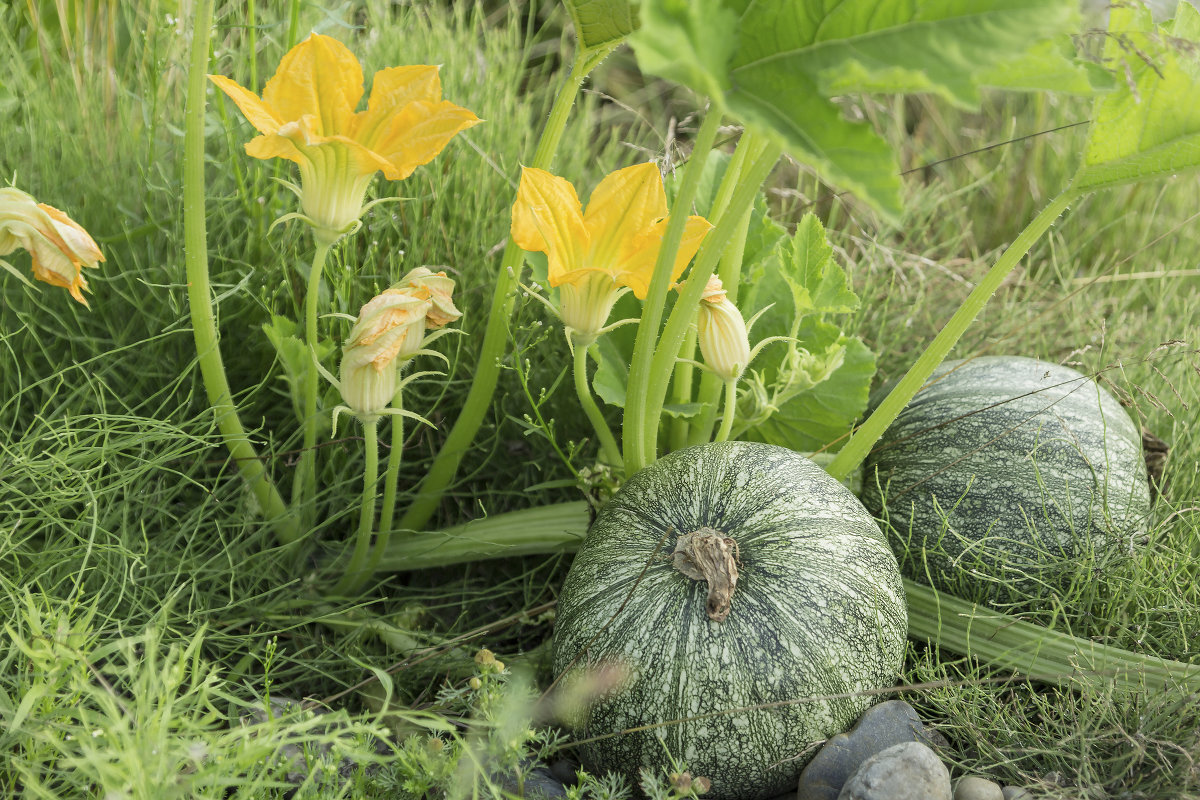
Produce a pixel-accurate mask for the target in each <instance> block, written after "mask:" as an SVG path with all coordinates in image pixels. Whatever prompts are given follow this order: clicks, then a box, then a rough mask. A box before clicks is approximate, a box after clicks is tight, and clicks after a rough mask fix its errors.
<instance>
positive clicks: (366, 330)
mask: <svg viewBox="0 0 1200 800" xmlns="http://www.w3.org/2000/svg"><path fill="white" fill-rule="evenodd" d="M432 305H433V303H432V301H431V300H430V299H429V292H428V291H427V290H424V289H420V288H414V287H401V288H399V289H387V290H385V291H384V292H383V293H382V294H380V295H378V296H377V297H375V298H373V299H372V300H370V301H369V302H368V303H367V304H366V305H364V306H363V307H362V310H361V311H360V312H359V314H358V321H357V322H355V323H354V327H353V328H352V329H351V330H350V335H349V336H348V337H347V338H346V343H345V345H343V347H342V367H341V380H340V381H339V383H340V386H341V391H342V400H343V401H344V402H345V403H346V405H347V406H349V407H350V409H351V410H352V411H353V412H354V413H355V414H357V415H358V416H359V417H360V418H363V419H365V420H370V419H373V418H375V417H377V416H378V415H379V413H380V412H381V411H383V409H385V408H387V406H388V404H389V403H390V402H391V401H392V398H393V397H394V396H395V394H396V373H397V366H398V364H397V362H402V361H404V360H405V359H408V358H411V357H412V356H413V355H414V354H416V352H417V351H418V350H420V349H421V342H422V341H424V338H425V317H426V315H427V314H428V313H429V309H430V308H431V306H432Z"/></svg>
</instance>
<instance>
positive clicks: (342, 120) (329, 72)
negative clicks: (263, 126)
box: [262, 33, 363, 135]
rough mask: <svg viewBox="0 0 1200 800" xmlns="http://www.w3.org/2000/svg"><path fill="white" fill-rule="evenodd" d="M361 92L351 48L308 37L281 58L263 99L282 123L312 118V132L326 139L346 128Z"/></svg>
mask: <svg viewBox="0 0 1200 800" xmlns="http://www.w3.org/2000/svg"><path fill="white" fill-rule="evenodd" d="M362 94H363V73H362V67H361V66H359V63H358V59H357V58H355V57H354V54H353V53H352V52H350V49H349V48H348V47H346V45H344V44H342V43H341V42H339V41H338V40H337V39H334V38H333V37H332V36H323V35H321V34H319V33H312V34H309V36H308V38H307V39H305V40H304V41H302V42H300V44H298V45H296V46H295V47H293V48H292V49H291V50H289V51H288V52H287V53H286V54H285V55H284V56H283V59H282V60H281V61H280V62H279V68H278V69H277V70H276V71H275V74H274V75H273V76H271V79H270V80H269V81H267V85H266V86H264V87H263V94H262V99H263V102H264V103H266V104H267V105H268V106H269V107H270V108H272V109H273V110H274V111H275V113H276V115H277V116H278V117H279V118H280V119H282V120H285V121H288V120H295V119H299V118H300V117H302V116H304V115H306V114H311V115H313V116H314V117H316V118H317V120H318V121H319V123H320V126H319V128H318V131H317V132H318V133H320V134H324V135H328V134H333V133H339V132H345V131H347V130H348V129H349V127H350V124H351V121H352V120H353V118H354V107H355V106H357V105H358V101H359V100H360V99H361V98H362Z"/></svg>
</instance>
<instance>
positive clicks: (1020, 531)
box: [862, 356, 1150, 599]
mask: <svg viewBox="0 0 1200 800" xmlns="http://www.w3.org/2000/svg"><path fill="white" fill-rule="evenodd" d="M881 394H882V393H881ZM1141 441H1142V440H1141V433H1140V431H1139V429H1138V427H1137V426H1136V425H1135V424H1134V423H1133V421H1132V420H1131V419H1130V418H1129V414H1127V413H1126V412H1125V409H1123V408H1122V407H1121V405H1120V403H1118V402H1117V400H1116V399H1115V398H1114V397H1113V396H1112V395H1111V394H1109V393H1108V392H1107V391H1106V390H1104V389H1103V388H1101V387H1100V386H1099V385H1097V384H1096V383H1095V382H1094V381H1092V380H1091V379H1090V378H1088V377H1087V376H1085V375H1082V374H1080V373H1079V372H1076V371H1075V370H1073V369H1070V368H1069V367H1063V366H1059V365H1056V364H1050V363H1047V362H1044V361H1038V360H1036V359H1032V358H1022V357H1017V356H986V357H981V358H976V359H973V360H970V361H951V362H946V363H945V364H942V366H941V367H939V368H938V369H937V371H935V372H934V374H933V375H932V376H931V377H930V379H929V381H928V382H927V383H926V385H925V387H924V388H922V389H921V391H919V392H918V393H917V394H916V396H915V397H913V399H912V402H910V403H909V405H908V406H907V407H906V408H905V409H904V411H902V412H901V413H900V416H899V417H897V418H896V421H895V422H893V423H892V425H891V426H890V427H889V428H888V430H887V431H886V432H885V434H884V435H883V437H882V438H881V439H880V441H879V442H878V443H877V444H876V445H875V448H874V450H873V452H872V454H871V456H870V457H869V458H868V460H867V464H866V473H865V478H864V491H863V494H862V498H863V503H864V504H865V505H866V507H867V508H868V509H869V510H870V511H871V512H872V513H873V514H875V515H876V516H877V517H880V518H881V519H883V518H885V517H886V519H887V521H888V522H889V523H890V524H889V526H886V527H888V528H890V536H891V537H892V539H893V545H894V546H895V547H896V552H897V555H898V556H899V557H900V559H901V561H902V563H903V567H904V570H905V572H906V573H911V574H912V575H913V576H914V577H917V578H919V579H929V580H932V582H933V584H934V585H935V586H937V587H939V588H951V587H956V588H958V589H959V590H960V591H961V590H963V589H964V588H966V587H967V586H970V585H974V586H975V587H977V588H976V590H975V591H977V592H978V594H979V595H980V596H982V597H984V598H988V599H997V598H998V597H1013V596H1017V597H1020V596H1027V595H1028V594H1030V593H1039V592H1040V591H1042V589H1041V588H1039V587H1049V588H1051V589H1053V588H1054V587H1056V586H1058V585H1060V584H1061V582H1062V581H1063V580H1065V579H1067V577H1069V576H1070V575H1071V574H1074V573H1076V572H1078V567H1077V566H1076V565H1077V563H1078V562H1080V561H1081V560H1086V561H1088V562H1089V563H1091V564H1097V565H1098V564H1101V563H1103V562H1104V561H1105V560H1106V559H1110V558H1113V557H1120V556H1122V555H1123V554H1126V553H1128V552H1130V549H1131V547H1132V544H1133V541H1134V539H1135V538H1136V537H1137V535H1138V534H1140V533H1142V532H1144V531H1145V525H1146V519H1147V516H1148V514H1149V505H1150V494H1149V487H1148V484H1147V480H1146V465H1145V461H1144V459H1143V457H1142V446H1141ZM1068 562H1069V563H1068ZM964 570H965V572H964ZM964 581H966V583H964Z"/></svg>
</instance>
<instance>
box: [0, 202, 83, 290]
mask: <svg viewBox="0 0 1200 800" xmlns="http://www.w3.org/2000/svg"><path fill="white" fill-rule="evenodd" d="M17 248H24V249H25V250H28V251H29V254H30V255H31V256H33V277H35V278H37V279H38V280H39V281H44V282H45V283H49V284H51V285H52V286H61V287H63V288H64V289H66V290H67V291H68V292H70V293H71V297H74V298H75V299H76V300H78V301H79V302H81V303H83V304H84V305H85V306H86V305H87V304H88V302H87V300H85V299H84V297H83V290H85V289H87V288H88V285H87V281H86V280H85V279H84V277H83V268H84V267H95V266H97V265H98V263H99V262H101V261H103V260H104V256H103V254H101V252H100V248H99V247H97V246H96V242H95V241H93V240H92V237H91V236H89V235H88V232H87V231H85V230H84V229H83V228H82V227H80V225H79V223H77V222H75V220H73V219H71V218H70V217H68V216H67V215H66V214H64V213H63V212H61V211H59V210H58V209H57V208H55V207H54V206H48V205H46V204H45V203H39V202H37V201H36V200H34V199H33V198H32V197H30V196H29V195H27V194H25V192H22V191H20V190H19V189H12V188H8V189H0V256H6V255H8V254H9V253H11V252H13V251H14V250H16V249H17Z"/></svg>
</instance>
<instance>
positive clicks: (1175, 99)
mask: <svg viewBox="0 0 1200 800" xmlns="http://www.w3.org/2000/svg"><path fill="white" fill-rule="evenodd" d="M1177 13H1178V16H1176V18H1175V20H1174V21H1173V22H1171V23H1168V24H1167V25H1165V26H1155V24H1154V22H1153V20H1152V19H1151V17H1150V12H1149V11H1148V10H1147V9H1146V8H1127V7H1114V8H1113V9H1112V11H1111V16H1110V19H1109V35H1108V37H1107V39H1106V40H1105V45H1104V56H1105V59H1106V61H1107V62H1108V64H1109V66H1111V67H1113V68H1114V69H1116V71H1117V74H1118V76H1123V77H1124V82H1123V83H1122V84H1121V85H1119V87H1118V89H1117V91H1115V92H1113V93H1112V94H1110V95H1107V96H1105V97H1103V98H1101V99H1099V100H1098V101H1097V102H1096V107H1095V110H1094V111H1093V112H1092V125H1091V128H1090V129H1089V131H1088V140H1087V145H1086V147H1085V149H1084V156H1083V166H1082V167H1080V169H1079V172H1078V173H1077V174H1076V176H1075V180H1074V182H1073V186H1074V188H1076V189H1079V190H1083V191H1095V190H1097V189H1103V188H1106V187H1109V186H1117V185H1119V184H1122V183H1132V182H1134V181H1139V180H1145V179H1147V178H1157V177H1161V176H1164V175H1174V174H1175V173H1177V172H1180V171H1183V170H1189V169H1195V168H1197V167H1200V45H1198V44H1197V42H1198V41H1200V12H1197V11H1196V9H1195V8H1194V7H1193V6H1191V5H1190V4H1188V3H1186V2H1184V3H1180V4H1179V9H1178V12H1177Z"/></svg>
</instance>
